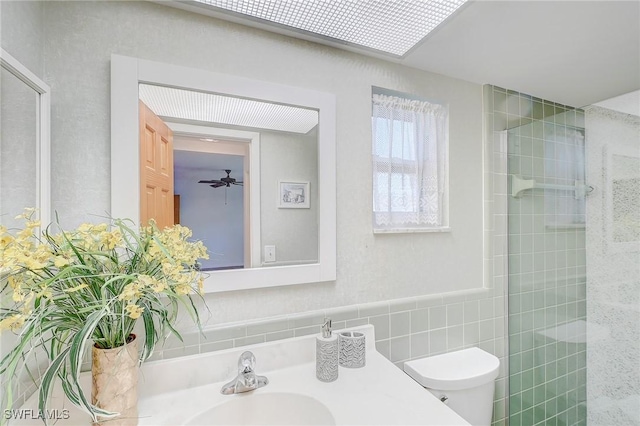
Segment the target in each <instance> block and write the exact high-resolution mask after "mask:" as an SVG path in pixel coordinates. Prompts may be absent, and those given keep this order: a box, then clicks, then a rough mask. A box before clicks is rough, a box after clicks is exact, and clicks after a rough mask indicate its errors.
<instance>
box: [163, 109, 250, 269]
mask: <svg viewBox="0 0 640 426" xmlns="http://www.w3.org/2000/svg"><path fill="white" fill-rule="evenodd" d="M165 123H167V126H169V128H170V129H171V130H173V135H174V136H186V137H196V138H211V139H223V140H224V142H225V144H224V145H225V146H221V144H212V143H210V142H206V141H193V142H190V143H189V146H187V145H186V144H183V143H182V142H175V140H174V147H173V149H174V150H176V149H179V150H186V151H199V152H210V153H214V154H232V155H242V156H243V157H244V165H243V169H244V170H243V177H242V179H243V182H244V191H243V196H244V206H245V207H244V267H245V268H257V267H260V266H261V263H260V258H261V251H260V235H261V233H260V133H258V132H248V131H245V130H233V129H221V128H216V127H207V126H199V125H194V124H184V123H176V122H172V121H169V120H166V119H165ZM234 141H237V142H234ZM231 144H235V145H237V147H236V148H235V149H234V148H233V147H231V146H230V145H231ZM178 145H179V146H180V148H178V147H177V146H178Z"/></svg>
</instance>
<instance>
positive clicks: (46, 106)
mask: <svg viewBox="0 0 640 426" xmlns="http://www.w3.org/2000/svg"><path fill="white" fill-rule="evenodd" d="M0 66H1V67H2V68H4V69H6V70H7V71H9V72H10V73H11V74H13V75H14V76H16V77H17V78H18V79H20V80H21V81H22V82H23V83H24V84H26V85H27V86H29V87H30V88H32V89H33V90H35V91H36V93H38V95H39V96H38V111H37V122H36V123H35V125H36V126H37V129H36V134H37V135H38V141H37V143H36V158H35V161H36V179H35V181H36V205H35V206H24V207H35V208H36V209H38V218H39V219H40V221H41V223H42V226H43V227H46V226H47V225H48V224H49V223H50V222H51V124H50V123H51V89H50V88H49V86H48V85H47V84H46V83H45V82H44V81H42V80H40V79H39V78H38V77H37V76H36V75H35V74H34V73H32V72H31V71H29V69H27V67H25V66H24V65H22V64H21V63H20V62H19V61H18V60H17V59H16V58H14V57H13V56H11V55H10V54H9V53H8V52H7V51H6V50H4V49H1V50H0ZM16 213H22V212H16Z"/></svg>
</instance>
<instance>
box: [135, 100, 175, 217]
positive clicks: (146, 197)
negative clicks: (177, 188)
mask: <svg viewBox="0 0 640 426" xmlns="http://www.w3.org/2000/svg"><path fill="white" fill-rule="evenodd" d="M149 219H155V221H156V224H157V225H158V228H160V229H162V228H164V227H166V226H172V225H173V224H174V218H173V132H172V131H171V129H169V127H168V126H167V125H166V124H165V123H164V122H163V121H162V120H161V119H160V117H158V116H157V115H155V114H154V113H153V111H151V110H150V109H149V107H147V106H146V105H145V104H144V103H143V102H142V101H140V223H141V224H142V225H146V224H147V223H148V222H149Z"/></svg>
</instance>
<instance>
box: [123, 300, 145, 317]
mask: <svg viewBox="0 0 640 426" xmlns="http://www.w3.org/2000/svg"><path fill="white" fill-rule="evenodd" d="M125 310H126V311H127V312H128V313H129V318H131V319H138V318H140V315H142V312H143V311H144V308H143V307H141V306H138V305H135V304H129V305H127V306H125Z"/></svg>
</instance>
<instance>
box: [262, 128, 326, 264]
mask: <svg viewBox="0 0 640 426" xmlns="http://www.w3.org/2000/svg"><path fill="white" fill-rule="evenodd" d="M260 175H261V176H260V190H261V191H260V204H261V210H260V217H261V227H260V232H261V234H262V235H261V244H262V246H263V247H264V246H265V245H267V244H269V245H275V246H276V263H275V264H274V265H278V264H280V263H282V262H285V263H286V262H294V263H295V262H300V261H307V262H305V263H310V262H309V261H314V260H315V261H317V260H318V197H317V194H318V132H317V130H312V131H311V132H309V134H306V135H297V134H291V133H282V132H260ZM279 181H289V182H292V181H293V182H309V192H310V196H311V199H310V200H309V201H310V202H309V208H308V209H281V208H278V199H279V194H280V187H279V184H278V182H279ZM267 266H269V265H267Z"/></svg>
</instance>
